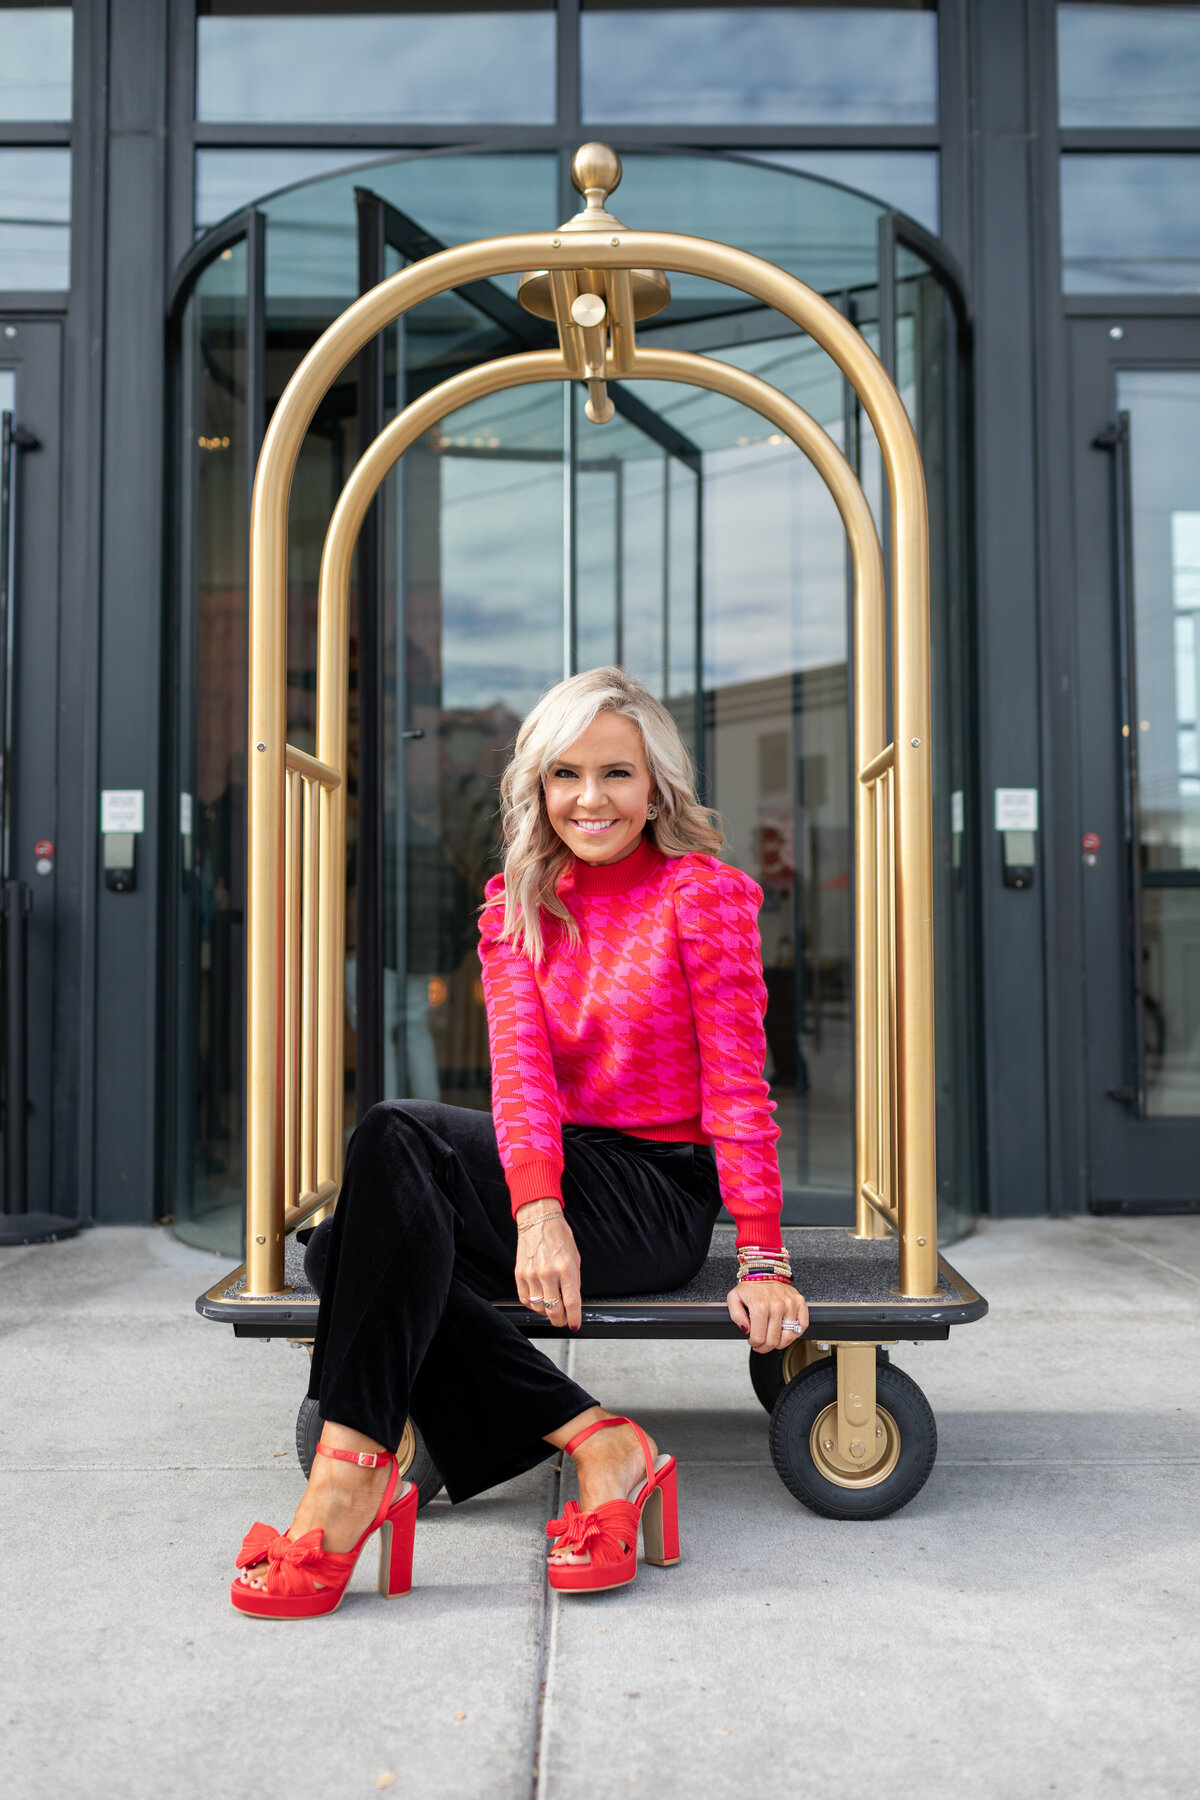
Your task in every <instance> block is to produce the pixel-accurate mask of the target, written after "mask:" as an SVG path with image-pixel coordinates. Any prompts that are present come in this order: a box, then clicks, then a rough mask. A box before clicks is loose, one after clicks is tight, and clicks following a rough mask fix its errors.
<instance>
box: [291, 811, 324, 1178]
mask: <svg viewBox="0 0 1200 1800" xmlns="http://www.w3.org/2000/svg"><path fill="white" fill-rule="evenodd" d="M320 805H321V790H320V788H319V787H318V785H317V783H316V782H315V781H305V782H304V824H303V832H302V835H303V842H304V851H303V861H302V865H301V866H302V876H301V891H302V894H303V899H302V902H301V906H300V1175H299V1188H300V1192H301V1193H302V1194H310V1193H312V1191H313V1189H314V1188H315V1187H316V1185H317V1182H318V1181H319V1180H320V1174H319V1172H318V1169H317V1058H318V1053H319V1038H318V1034H317V980H318V976H319V971H320V967H321V945H320V909H319V905H318V883H319V881H320V845H321V838H320V826H319V824H318V819H319V817H320ZM287 1199H288V1203H289V1204H290V1203H291V1201H292V1193H291V1192H290V1191H289V1193H288V1195H287Z"/></svg>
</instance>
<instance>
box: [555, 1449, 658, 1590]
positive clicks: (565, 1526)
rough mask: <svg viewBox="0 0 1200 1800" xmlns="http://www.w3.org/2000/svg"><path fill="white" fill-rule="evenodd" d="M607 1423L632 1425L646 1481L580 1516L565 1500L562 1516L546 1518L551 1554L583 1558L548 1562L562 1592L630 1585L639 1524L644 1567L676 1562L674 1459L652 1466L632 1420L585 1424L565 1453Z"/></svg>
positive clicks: (635, 1556) (633, 1569)
mask: <svg viewBox="0 0 1200 1800" xmlns="http://www.w3.org/2000/svg"><path fill="white" fill-rule="evenodd" d="M609 1425H633V1429H634V1430H635V1431H636V1432H637V1435H638V1442H639V1443H640V1444H641V1446H642V1455H643V1456H644V1457H645V1459H646V1479H645V1481H638V1482H637V1484H636V1485H635V1486H634V1487H633V1489H632V1490H631V1491H630V1493H629V1496H628V1498H627V1499H625V1500H606V1501H605V1502H604V1504H603V1505H602V1506H596V1507H593V1508H592V1510H591V1511H590V1512H581V1511H580V1508H579V1504H578V1502H577V1501H575V1500H568V1501H567V1504H566V1507H565V1508H564V1510H563V1516H562V1518H561V1519H551V1520H550V1523H549V1524H548V1525H547V1526H546V1535H547V1537H551V1538H553V1539H554V1546H553V1548H554V1550H557V1551H560V1552H563V1551H565V1552H566V1553H567V1554H569V1555H572V1556H586V1557H587V1559H588V1560H587V1561H586V1562H570V1563H556V1562H551V1563H550V1565H549V1578H550V1586H551V1587H552V1588H557V1589H559V1590H560V1592H563V1593H599V1592H602V1591H603V1590H604V1589H605V1588H615V1587H623V1586H624V1585H625V1583H626V1582H627V1581H632V1580H633V1578H634V1576H635V1575H636V1574H637V1542H638V1526H639V1524H640V1525H641V1528H642V1553H643V1555H644V1556H645V1559H646V1561H647V1562H648V1563H654V1564H655V1565H656V1566H657V1567H658V1568H660V1569H666V1568H670V1567H671V1565H672V1564H673V1563H677V1562H678V1561H679V1508H678V1503H677V1497H676V1483H675V1458H674V1457H673V1456H660V1457H659V1458H658V1460H657V1462H655V1461H653V1460H652V1459H651V1456H650V1446H649V1444H648V1443H647V1442H646V1434H645V1432H644V1431H643V1430H642V1428H641V1426H640V1425H634V1422H633V1420H632V1419H597V1420H596V1422H595V1424H593V1425H585V1426H584V1428H583V1430H582V1431H581V1432H580V1433H579V1434H578V1436H577V1437H573V1438H572V1439H571V1441H570V1443H569V1444H568V1445H567V1455H568V1456H570V1455H572V1454H573V1453H574V1451H575V1449H576V1447H577V1446H578V1445H579V1444H582V1443H583V1441H584V1439H585V1438H590V1437H591V1435H592V1433H593V1432H594V1431H603V1430H605V1428H606V1427H607V1426H609Z"/></svg>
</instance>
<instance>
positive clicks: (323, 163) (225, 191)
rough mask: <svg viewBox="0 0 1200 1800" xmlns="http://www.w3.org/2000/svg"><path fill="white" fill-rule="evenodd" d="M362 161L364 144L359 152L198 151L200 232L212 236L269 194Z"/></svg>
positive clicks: (197, 193)
mask: <svg viewBox="0 0 1200 1800" xmlns="http://www.w3.org/2000/svg"><path fill="white" fill-rule="evenodd" d="M362 161H364V156H363V151H362V147H361V145H360V146H359V148H358V149H355V150H198V151H197V152H196V230H197V232H202V231H207V230H208V229H209V227H210V226H212V225H216V224H218V223H219V222H220V221H221V220H222V219H227V218H228V217H229V215H230V213H235V212H240V211H241V210H242V208H243V207H244V206H251V205H253V203H254V202H255V201H256V200H261V199H262V198H263V196H264V195H265V194H276V193H278V192H279V190H280V188H287V187H292V186H293V185H294V184H295V183H296V182H298V181H311V180H312V178H313V177H314V176H315V175H332V174H333V173H334V172H335V170H337V169H348V168H352V167H354V166H356V165H357V164H359V163H361V162H362Z"/></svg>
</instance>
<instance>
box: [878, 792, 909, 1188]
mask: <svg viewBox="0 0 1200 1800" xmlns="http://www.w3.org/2000/svg"><path fill="white" fill-rule="evenodd" d="M880 794H881V795H882V797H883V808H884V811H883V822H884V830H885V831H886V833H887V851H888V877H889V878H888V884H887V896H886V910H885V913H884V945H885V954H886V957H887V968H888V989H887V993H888V1010H887V1016H886V1018H885V1020H884V1030H885V1032H886V1034H887V1051H886V1054H887V1065H888V1085H887V1097H888V1111H887V1133H888V1167H889V1169H890V1170H891V1185H890V1187H889V1188H888V1190H887V1194H886V1198H887V1199H888V1200H889V1201H890V1202H891V1204H892V1205H894V1206H896V1207H897V1209H901V1208H902V1207H903V1206H904V1200H903V1199H902V1197H901V1196H902V1190H900V1189H899V1180H900V1175H901V1162H900V1082H899V1079H898V1067H897V1065H898V1059H899V1037H900V980H899V975H900V970H899V966H898V958H897V954H896V927H897V913H898V910H899V909H898V907H897V905H896V877H897V864H896V772H895V770H894V769H889V771H888V773H887V774H886V775H885V776H884V778H883V781H882V782H881V784H880Z"/></svg>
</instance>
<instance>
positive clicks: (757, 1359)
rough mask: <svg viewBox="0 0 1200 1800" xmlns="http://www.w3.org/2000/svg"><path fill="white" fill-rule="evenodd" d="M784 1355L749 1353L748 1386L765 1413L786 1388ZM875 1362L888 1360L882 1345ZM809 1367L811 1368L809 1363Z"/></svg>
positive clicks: (774, 1352)
mask: <svg viewBox="0 0 1200 1800" xmlns="http://www.w3.org/2000/svg"><path fill="white" fill-rule="evenodd" d="M786 1354H787V1353H786V1351H783V1350H768V1352H767V1354H766V1355H765V1356H760V1355H759V1353H758V1351H757V1350H751V1352H750V1386H751V1387H752V1388H753V1389H754V1392H755V1395H756V1397H757V1399H758V1402H759V1405H760V1406H761V1407H762V1408H763V1410H764V1411H765V1412H774V1410H775V1402H776V1401H777V1400H778V1398H779V1396H780V1394H782V1392H783V1390H784V1388H785V1387H786V1386H787V1382H786V1381H785V1380H784V1379H783V1359H784V1356H785V1355H786ZM875 1360H876V1362H881V1363H885V1362H887V1361H889V1360H890V1359H889V1357H888V1353H887V1351H886V1350H885V1349H884V1347H883V1345H882V1344H880V1345H879V1347H878V1348H877V1350H876V1352H875ZM809 1367H810V1368H811V1367H812V1364H811V1363H810V1364H809Z"/></svg>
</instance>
